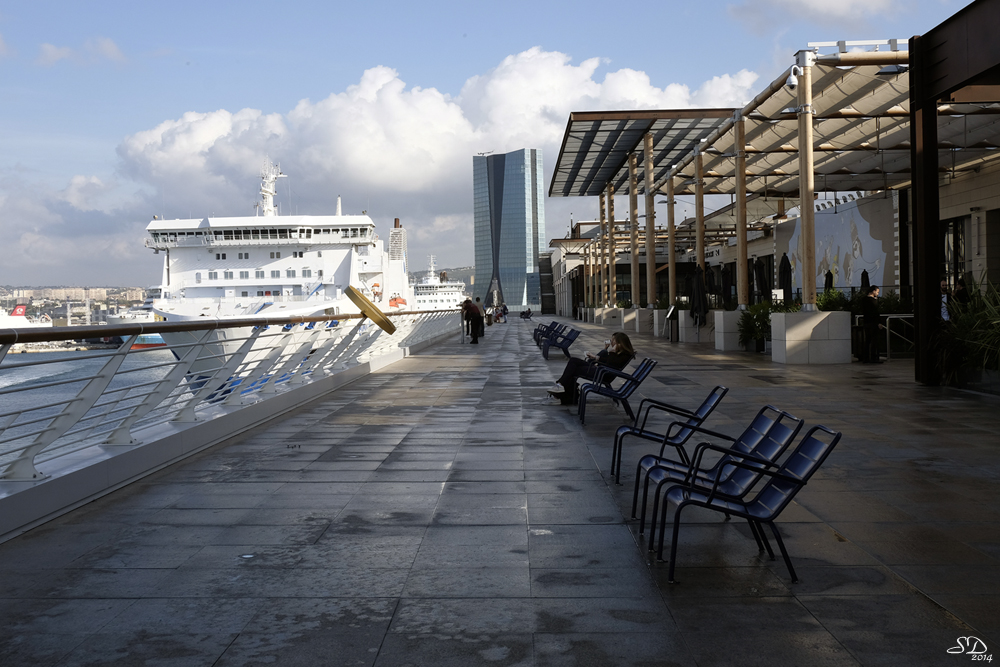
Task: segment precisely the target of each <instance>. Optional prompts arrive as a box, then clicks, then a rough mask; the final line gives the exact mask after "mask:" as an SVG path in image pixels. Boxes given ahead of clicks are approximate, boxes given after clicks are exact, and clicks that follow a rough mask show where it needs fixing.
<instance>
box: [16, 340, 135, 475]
mask: <svg viewBox="0 0 1000 667" xmlns="http://www.w3.org/2000/svg"><path fill="white" fill-rule="evenodd" d="M137 337H138V336H137V335H132V336H129V338H128V340H126V341H125V342H124V343H123V344H122V345H121V347H119V348H118V350H117V351H116V352H115V354H113V355H111V357H110V358H109V359H108V360H107V362H106V363H105V364H104V366H103V367H102V368H101V370H100V371H99V372H98V373H97V374H96V376H95V377H94V378H93V379H92V380H90V381H89V382H88V383H87V384H86V386H84V388H83V389H81V390H80V393H79V394H77V395H76V398H73V399H71V400H70V401H69V402H68V403H67V404H66V406H65V407H64V408H63V409H62V412H60V413H59V414H58V415H56V416H55V417H53V418H52V421H50V422H49V424H48V426H47V427H46V428H44V429H42V431H41V432H40V433H39V434H38V435H37V436H36V437H35V441H34V442H33V443H31V444H30V445H28V447H26V448H25V449H24V450H23V451H22V452H21V453H20V455H18V457H17V458H16V459H14V460H13V461H11V462H10V463H9V464H8V465H7V467H6V468H5V469H4V470H3V471H0V478H2V479H6V480H8V481H33V480H39V479H44V478H45V475H44V474H43V473H41V472H39V470H38V469H37V468H36V467H35V457H36V456H38V454H40V453H41V452H42V451H43V450H44V449H45V448H46V447H48V446H49V445H51V444H52V443H53V442H55V441H56V440H57V439H58V438H59V436H61V435H62V434H63V433H65V432H66V431H68V430H70V429H71V428H73V426H74V425H75V424H76V423H77V422H79V421H80V420H81V419H82V418H83V417H84V416H85V415H86V414H87V412H89V411H90V409H91V408H92V407H94V404H95V403H97V401H98V400H100V398H101V395H102V394H103V393H104V390H105V389H107V388H108V385H109V384H111V380H112V378H114V376H115V373H117V372H118V369H119V368H120V367H121V365H122V361H124V360H125V355H127V354H128V351H129V350H130V349H132V343H134V342H135V339H136V338H137Z"/></svg>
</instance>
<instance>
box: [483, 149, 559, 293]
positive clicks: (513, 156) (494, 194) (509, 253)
mask: <svg viewBox="0 0 1000 667" xmlns="http://www.w3.org/2000/svg"><path fill="white" fill-rule="evenodd" d="M543 178H544V176H543V174H542V151H541V150H538V149H535V148H524V149H522V150H519V151H514V152H512V153H506V154H504V155H477V156H475V157H473V158H472V180H473V197H474V216H475V234H476V279H475V284H474V285H473V288H472V293H473V298H475V297H477V296H478V297H479V298H481V299H482V300H483V303H485V304H486V305H487V306H492V305H493V304H494V303H495V302H496V301H497V300H499V301H502V302H503V303H506V304H507V306H508V307H509V308H510V309H511V310H513V309H514V308H522V309H523V308H524V307H525V306H531V307H532V308H534V309H536V310H537V309H538V308H540V305H541V302H542V294H541V291H542V290H541V284H540V281H539V273H538V244H539V243H544V240H545V202H544V200H543V199H542V197H544V193H545V186H544V183H543Z"/></svg>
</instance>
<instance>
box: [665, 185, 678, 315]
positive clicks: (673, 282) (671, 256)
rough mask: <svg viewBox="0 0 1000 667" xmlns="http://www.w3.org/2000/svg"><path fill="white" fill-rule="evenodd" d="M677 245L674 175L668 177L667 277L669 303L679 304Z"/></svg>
mask: <svg viewBox="0 0 1000 667" xmlns="http://www.w3.org/2000/svg"><path fill="white" fill-rule="evenodd" d="M676 253H677V247H676V246H675V245H674V177H673V176H670V177H669V178H667V261H668V262H670V263H669V264H668V265H667V279H668V281H669V283H670V285H669V287H668V290H669V292H668V294H669V295H670V296H669V297H668V300H669V304H668V305H671V306H674V305H677V262H676V261H675V259H676V256H677V255H676Z"/></svg>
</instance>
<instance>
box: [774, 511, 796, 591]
mask: <svg viewBox="0 0 1000 667" xmlns="http://www.w3.org/2000/svg"><path fill="white" fill-rule="evenodd" d="M767 523H768V524H769V525H770V526H771V532H773V533H774V539H775V540H777V541H778V548H779V549H781V557H782V558H784V559H785V567H787V568H788V574H790V575H792V583H793V584H797V583H799V578H798V577H797V576H795V568H793V567H792V559H791V558H789V557H788V551H787V550H786V549H785V543H784V542H783V541H782V539H781V533H779V532H778V527H777V526H775V525H774V522H773V521H768V522H767Z"/></svg>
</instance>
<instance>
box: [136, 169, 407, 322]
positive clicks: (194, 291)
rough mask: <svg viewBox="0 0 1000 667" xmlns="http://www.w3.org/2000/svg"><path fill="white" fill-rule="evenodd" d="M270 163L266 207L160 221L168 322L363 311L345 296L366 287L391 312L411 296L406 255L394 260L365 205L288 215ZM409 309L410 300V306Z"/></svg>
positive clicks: (159, 309)
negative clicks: (354, 210) (277, 198)
mask: <svg viewBox="0 0 1000 667" xmlns="http://www.w3.org/2000/svg"><path fill="white" fill-rule="evenodd" d="M283 176H284V174H282V173H281V172H280V169H279V168H278V167H276V166H274V165H272V164H271V163H270V161H267V162H265V164H264V168H263V169H262V172H261V200H262V201H261V203H260V204H259V210H260V215H255V216H244V217H206V218H200V219H183V220H157V219H154V220H153V221H152V222H150V223H149V225H147V227H146V231H147V232H148V234H149V237H148V238H147V240H146V245H147V247H149V248H153V249H154V250H156V252H162V253H164V254H165V256H164V260H163V277H162V284H161V285H160V289H161V295H160V298H158V299H154V300H153V304H152V305H153V309H154V311H155V312H156V313H157V314H158V315H160V316H162V317H163V318H164V319H166V320H169V321H176V320H189V319H195V318H198V317H213V318H220V317H221V318H228V317H245V316H249V315H264V316H267V315H273V316H282V317H284V316H292V315H314V314H322V313H324V312H328V313H329V314H340V313H342V312H343V313H356V312H358V310H357V308H356V307H355V306H354V305H353V304H352V303H351V302H350V300H348V299H347V298H346V297H345V296H344V290H345V289H346V288H347V286H348V285H353V286H354V287H356V288H357V289H359V290H360V291H361V292H362V293H363V294H364V295H365V296H366V297H368V298H369V299H370V300H371V301H372V302H374V303H375V305H377V306H378V307H379V308H381V309H382V310H390V309H391V308H392V307H393V306H390V304H389V295H400V296H402V297H403V301H404V302H405V301H406V297H407V296H408V292H409V290H408V285H407V280H406V262H405V254H404V255H403V257H404V258H400V259H390V256H389V254H388V253H387V252H386V251H385V248H384V244H383V241H382V240H381V239H379V237H378V236H377V234H376V233H375V223H374V222H373V221H372V219H371V218H370V217H368V215H367V214H366V213H362V214H361V215H341V214H340V200H339V198H338V201H337V215H322V216H316V215H288V216H279V215H277V211H276V209H275V206H274V193H275V188H274V183H275V180H276V179H277V178H281V177H283ZM403 308H405V306H403Z"/></svg>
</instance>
